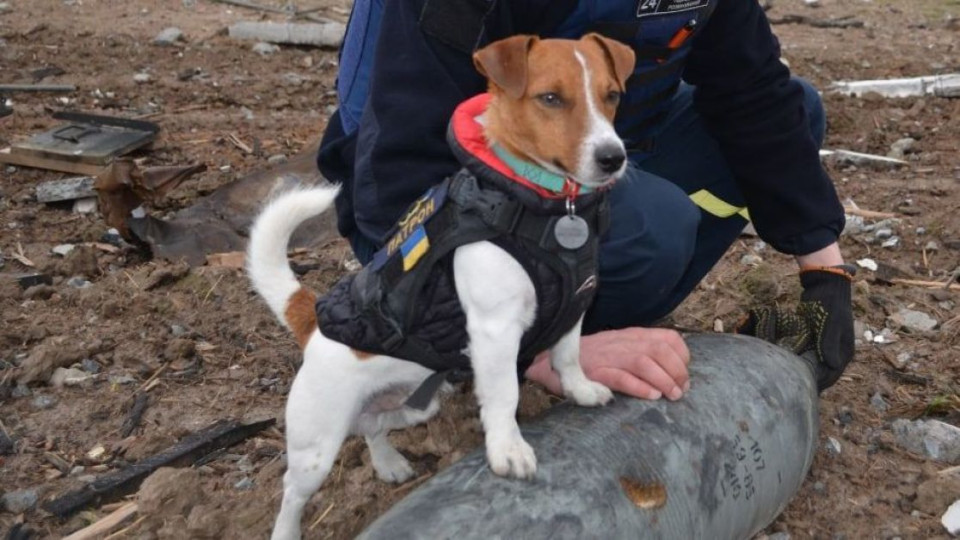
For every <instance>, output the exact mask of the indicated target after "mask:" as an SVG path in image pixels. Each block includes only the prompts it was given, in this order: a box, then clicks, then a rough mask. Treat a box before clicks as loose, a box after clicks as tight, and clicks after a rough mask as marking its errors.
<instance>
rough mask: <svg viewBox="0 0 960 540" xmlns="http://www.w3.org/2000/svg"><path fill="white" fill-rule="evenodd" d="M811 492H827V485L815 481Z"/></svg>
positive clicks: (818, 493)
mask: <svg viewBox="0 0 960 540" xmlns="http://www.w3.org/2000/svg"><path fill="white" fill-rule="evenodd" d="M813 492H814V493H816V494H817V495H824V494H826V493H827V486H826V484H824V483H823V482H815V483H814V484H813Z"/></svg>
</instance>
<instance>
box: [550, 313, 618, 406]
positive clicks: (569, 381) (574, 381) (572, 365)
mask: <svg viewBox="0 0 960 540" xmlns="http://www.w3.org/2000/svg"><path fill="white" fill-rule="evenodd" d="M582 325H583V317H581V318H580V320H579V321H577V324H576V326H574V327H573V328H572V329H571V330H570V331H569V332H567V333H566V334H565V335H564V336H563V337H562V338H560V341H558V342H557V344H556V345H554V346H553V348H552V349H550V365H551V366H553V370H554V371H556V372H557V375H559V376H560V384H561V385H562V386H563V395H564V396H566V397H567V398H568V399H572V400H573V401H574V403H576V404H577V405H580V406H583V407H596V406H598V405H604V404H606V403H607V402H608V401H610V400H611V399H613V392H611V391H610V389H609V388H607V387H606V386H604V385H602V384H600V383H598V382H596V381H591V380H590V379H588V378H587V376H586V375H584V373H583V366H581V365H580V327H581V326H582Z"/></svg>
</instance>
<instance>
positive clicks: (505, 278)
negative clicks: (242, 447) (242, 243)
mask: <svg viewBox="0 0 960 540" xmlns="http://www.w3.org/2000/svg"><path fill="white" fill-rule="evenodd" d="M473 61H474V64H475V66H476V67H477V69H478V70H479V71H480V73H481V74H483V75H484V76H485V77H486V78H487V80H488V94H489V95H490V101H489V105H488V107H487V109H486V112H485V113H484V114H483V118H482V122H481V124H482V129H483V130H484V135H485V137H486V140H487V141H489V142H490V144H491V145H493V144H496V145H499V146H500V147H502V148H504V149H506V150H507V151H509V152H510V153H512V154H513V155H516V156H518V157H520V158H521V159H523V160H524V161H526V162H531V163H534V164H536V165H538V166H539V167H541V168H542V169H545V170H547V171H549V172H551V173H553V174H556V175H560V176H563V177H565V178H567V179H569V180H568V181H571V180H572V182H574V183H576V184H577V186H579V187H582V188H595V189H605V188H608V187H609V186H610V185H611V184H612V183H613V182H614V181H615V180H616V179H618V178H619V177H620V176H622V174H623V173H624V171H625V169H626V150H625V148H624V144H623V142H622V141H621V140H620V138H619V137H618V136H617V134H616V132H615V130H614V128H613V124H612V121H613V117H614V114H615V112H616V108H617V105H618V101H619V97H620V95H621V93H622V92H623V91H624V86H625V82H626V79H627V77H629V75H630V73H631V72H632V70H633V66H634V61H635V57H634V53H633V51H632V50H631V49H630V48H629V47H627V46H626V45H623V44H621V43H619V42H616V41H613V40H610V39H607V38H604V37H602V36H600V35H598V34H588V35H587V36H584V37H583V38H581V39H579V40H563V39H543V40H541V39H539V38H537V37H535V36H514V37H511V38H507V39H505V40H501V41H498V42H495V43H492V44H490V45H488V46H486V47H484V48H482V49H480V50H478V51H477V52H475V53H474V55H473ZM337 193H338V188H337V187H330V186H327V187H314V188H310V189H303V190H297V191H293V192H288V193H285V194H281V195H280V196H278V197H277V198H275V199H274V200H272V201H271V202H269V203H268V204H267V205H266V206H265V208H264V210H263V211H262V212H261V213H260V215H259V216H258V217H257V219H256V220H255V223H254V225H253V227H252V229H251V236H250V243H249V247H248V253H247V261H248V263H247V271H248V274H249V276H250V279H251V281H252V284H253V287H254V289H255V290H256V291H257V292H258V293H259V294H260V296H262V297H263V299H264V300H265V301H266V303H267V304H268V306H269V307H270V309H271V310H272V312H273V313H274V314H275V315H276V316H277V318H278V319H279V320H280V321H281V322H282V323H283V324H284V325H285V326H287V327H288V328H289V329H290V330H291V332H292V333H293V335H294V336H295V337H296V339H297V341H298V343H299V345H300V346H301V347H302V349H303V364H302V366H301V367H300V369H299V372H298V373H297V375H296V377H295V379H294V382H293V385H292V387H291V389H290V395H289V398H288V401H287V407H286V431H287V433H286V443H287V460H288V462H287V472H286V474H285V476H284V479H283V486H284V487H283V501H282V503H281V509H280V512H279V514H278V516H277V520H276V523H275V526H274V529H273V536H272V538H274V539H293V538H299V537H300V521H301V514H302V510H303V506H304V504H305V503H306V502H307V500H308V499H309V498H310V496H311V495H312V494H313V493H314V492H315V491H316V490H317V489H318V488H319V486H320V485H321V484H322V482H323V481H324V479H325V478H326V477H327V474H328V473H329V472H330V469H331V467H332V465H333V463H334V460H335V458H336V456H337V454H338V452H339V449H340V447H341V445H342V443H343V441H344V439H345V438H346V437H347V436H348V435H351V434H356V435H362V436H363V437H364V438H365V440H366V443H367V446H368V447H369V449H370V456H371V461H372V464H373V467H374V469H375V471H376V474H377V476H378V477H379V478H380V479H382V480H384V481H387V482H404V481H406V480H408V479H410V478H411V477H412V476H414V470H413V468H412V467H411V465H410V464H409V462H408V461H407V460H406V458H404V457H403V455H401V454H400V452H398V451H397V450H396V449H395V448H394V447H393V446H392V445H391V443H390V442H389V440H388V438H387V434H388V433H389V432H390V431H391V430H394V429H401V428H404V427H408V426H411V425H415V424H417V423H421V422H424V421H426V420H428V419H429V418H430V417H431V416H433V415H434V414H435V413H436V412H437V410H438V407H439V405H438V400H437V398H436V396H433V397H432V399H431V401H430V403H429V405H428V406H427V407H426V408H425V409H424V410H417V409H415V408H411V407H409V406H407V405H405V402H404V400H405V399H406V398H407V397H408V396H409V395H410V394H411V392H412V391H413V390H414V389H415V388H417V387H418V385H420V384H421V383H422V382H423V381H424V380H425V379H426V378H427V377H428V376H430V375H431V374H432V371H431V370H429V369H427V368H425V367H423V366H421V365H419V364H416V363H414V362H409V361H405V360H403V359H398V358H392V357H389V356H385V355H381V354H377V355H371V354H368V353H364V352H361V351H358V350H354V349H352V348H351V347H350V346H348V345H345V344H343V343H340V342H337V341H335V340H333V339H330V338H328V337H326V336H325V335H324V334H323V333H321V331H319V329H318V324H317V317H316V312H315V302H316V296H315V295H314V293H313V292H311V291H310V290H308V289H306V288H304V287H302V286H301V285H300V283H299V282H298V281H297V279H296V276H295V275H294V273H293V272H292V271H291V269H290V266H289V262H288V260H287V253H286V246H287V244H288V241H289V238H290V236H291V235H292V233H293V232H294V230H295V229H296V228H297V226H298V225H299V224H300V223H302V222H303V221H305V220H307V219H309V218H311V217H314V216H317V215H319V214H320V213H322V212H323V211H325V210H327V209H328V208H329V207H330V206H331V205H332V204H334V199H335V197H336V195H337ZM568 202H569V201H568ZM452 264H453V274H454V276H455V284H456V292H457V295H458V296H459V298H460V302H461V304H462V309H463V312H464V313H465V314H466V332H467V334H468V337H469V347H468V353H469V354H468V356H469V361H470V367H471V368H472V371H473V376H474V388H475V394H476V397H477V400H478V402H479V405H480V417H481V422H482V425H483V429H484V433H485V447H486V455H487V459H488V463H489V465H490V467H491V469H492V470H493V472H494V473H496V474H498V475H501V476H508V477H515V478H521V479H525V478H531V477H532V476H533V475H534V474H535V472H536V468H537V461H536V456H535V454H534V451H533V449H532V448H531V447H530V445H529V444H527V442H526V441H525V440H524V438H523V436H522V435H521V432H520V428H519V426H518V425H517V421H516V418H515V415H516V410H517V404H518V399H519V383H518V380H517V375H516V362H517V356H518V347H519V344H520V341H521V337H522V336H523V334H524V332H525V330H526V329H527V328H528V327H530V325H531V324H532V322H533V320H534V318H535V316H536V313H537V294H536V291H535V285H534V283H533V282H532V280H531V278H530V277H529V274H528V273H527V272H525V270H524V268H523V267H522V266H521V264H520V263H518V262H517V261H516V260H515V259H514V258H513V257H511V256H510V255H509V254H508V253H507V252H506V251H504V250H503V249H501V248H500V247H498V246H496V245H494V244H493V243H491V242H488V241H480V242H474V243H469V244H466V245H463V246H460V247H457V248H456V250H455V252H454V253H453V263H452ZM591 286H593V284H591ZM582 320H583V319H582V317H581V318H580V321H579V322H576V324H575V325H574V327H573V328H572V329H570V330H569V331H568V332H566V334H565V335H563V336H562V337H561V338H560V339H559V341H557V342H556V344H555V345H553V346H552V347H551V348H550V362H551V365H552V367H553V369H554V370H556V372H557V373H558V375H559V377H560V379H561V382H562V385H563V390H564V394H565V396H566V397H568V398H569V399H572V400H573V401H574V402H576V403H577V404H579V405H581V406H601V405H604V404H606V403H607V402H609V401H610V400H611V399H612V397H613V394H612V392H611V391H610V390H609V389H608V388H607V387H605V386H604V385H602V384H599V383H597V382H594V381H591V380H589V379H587V377H586V376H585V375H584V372H583V370H582V368H581V366H580V363H579V347H580V345H579V343H580V342H579V340H580V327H581V323H582Z"/></svg>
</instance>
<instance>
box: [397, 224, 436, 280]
mask: <svg viewBox="0 0 960 540" xmlns="http://www.w3.org/2000/svg"><path fill="white" fill-rule="evenodd" d="M429 249H430V239H429V238H427V231H425V230H424V229H423V226H422V225H421V226H419V227H417V228H416V229H414V230H413V231H412V232H411V233H410V236H409V237H407V239H406V240H404V241H403V243H402V244H400V253H401V254H402V255H403V271H404V272H406V271H408V270H410V269H411V268H413V267H414V266H415V265H416V264H417V261H419V260H420V257H423V256H424V254H426V253H427V251H428V250H429Z"/></svg>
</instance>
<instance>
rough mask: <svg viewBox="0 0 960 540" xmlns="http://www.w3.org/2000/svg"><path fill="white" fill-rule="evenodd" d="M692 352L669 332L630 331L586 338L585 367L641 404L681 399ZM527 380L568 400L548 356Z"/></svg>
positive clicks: (536, 364)
mask: <svg viewBox="0 0 960 540" xmlns="http://www.w3.org/2000/svg"><path fill="white" fill-rule="evenodd" d="M689 363H690V351H689V350H688V349H687V345H686V343H684V342H683V338H682V337H680V334H679V333H677V332H675V331H673V330H667V329H663V328H625V329H623V330H609V331H606V332H599V333H596V334H592V335H589V336H583V337H582V338H581V339H580V365H581V366H582V367H583V372H584V374H586V376H587V378H588V379H590V380H593V381H597V382H598V383H601V384H603V385H605V386H607V387H608V388H610V389H611V390H615V391H617V392H622V393H624V394H627V395H630V396H633V397H638V398H641V399H660V398H661V397H662V396H667V398H669V399H671V400H677V399H680V398H681V397H682V396H683V393H684V392H686V391H687V390H689V389H690V380H689V374H688V373H687V364H689ZM526 377H527V378H528V379H530V380H531V381H534V382H537V383H540V384H542V385H543V386H545V387H546V388H547V390H549V391H550V392H553V393H554V394H558V395H562V394H563V388H562V386H561V384H560V377H559V376H558V375H557V373H556V372H555V371H553V368H551V367H550V353H549V352H545V353H543V354H541V355H539V356H537V358H536V359H535V360H534V363H533V364H532V365H531V366H530V367H529V368H528V369H527V373H526Z"/></svg>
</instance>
